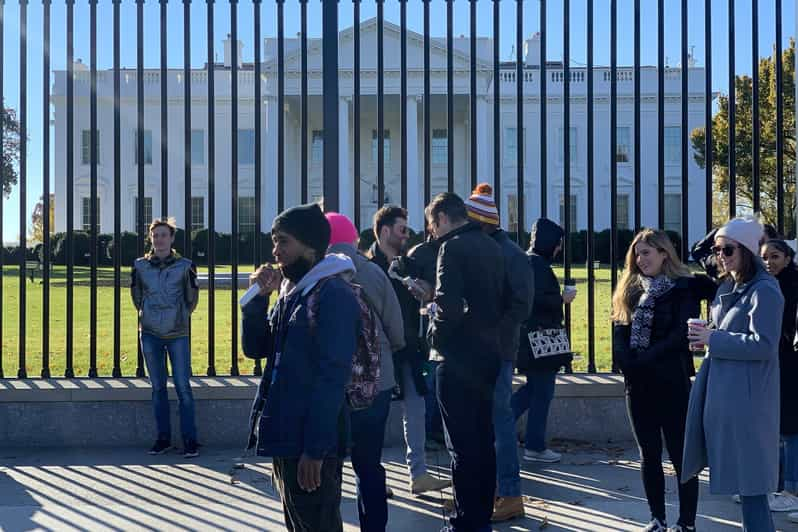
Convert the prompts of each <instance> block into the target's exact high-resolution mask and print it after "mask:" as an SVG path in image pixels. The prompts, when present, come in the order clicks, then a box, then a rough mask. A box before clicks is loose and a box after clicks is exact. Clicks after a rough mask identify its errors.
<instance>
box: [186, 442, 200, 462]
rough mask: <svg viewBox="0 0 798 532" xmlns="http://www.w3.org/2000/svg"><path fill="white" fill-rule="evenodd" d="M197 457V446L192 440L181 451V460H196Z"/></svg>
mask: <svg viewBox="0 0 798 532" xmlns="http://www.w3.org/2000/svg"><path fill="white" fill-rule="evenodd" d="M198 456H199V445H198V444H197V442H196V441H194V440H188V441H187V442H186V445H185V448H184V449H183V458H196V457H198Z"/></svg>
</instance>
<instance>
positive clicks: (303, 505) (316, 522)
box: [274, 457, 344, 532]
mask: <svg viewBox="0 0 798 532" xmlns="http://www.w3.org/2000/svg"><path fill="white" fill-rule="evenodd" d="M298 464H299V458H277V457H275V458H274V480H275V485H276V486H277V489H278V490H279V491H280V498H281V499H282V501H283V516H284V518H285V527H286V529H288V531H289V532H343V529H344V525H343V521H342V520H341V470H342V468H343V460H342V459H341V458H325V459H324V462H323V464H322V466H321V486H319V488H318V489H316V491H312V492H310V493H308V492H306V491H304V490H303V489H302V488H300V487H299V483H298V482H297V476H296V473H297V466H298Z"/></svg>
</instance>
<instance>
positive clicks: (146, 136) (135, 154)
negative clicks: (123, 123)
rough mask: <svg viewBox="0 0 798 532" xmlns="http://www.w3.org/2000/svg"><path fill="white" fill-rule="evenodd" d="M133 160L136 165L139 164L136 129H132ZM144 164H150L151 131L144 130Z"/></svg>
mask: <svg viewBox="0 0 798 532" xmlns="http://www.w3.org/2000/svg"><path fill="white" fill-rule="evenodd" d="M133 139H134V140H133V160H134V161H135V163H136V166H138V164H139V135H138V131H133ZM144 164H145V165H148V164H149V165H151V164H152V131H150V130H149V129H145V130H144Z"/></svg>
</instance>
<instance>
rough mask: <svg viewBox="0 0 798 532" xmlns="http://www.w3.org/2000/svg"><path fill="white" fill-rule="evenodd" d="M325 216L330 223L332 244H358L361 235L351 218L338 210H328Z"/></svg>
mask: <svg viewBox="0 0 798 532" xmlns="http://www.w3.org/2000/svg"><path fill="white" fill-rule="evenodd" d="M324 216H325V217H326V218H327V222H329V224H330V246H334V245H335V244H354V245H357V241H358V239H359V238H360V235H359V234H358V232H357V229H355V224H353V223H352V221H351V220H350V219H349V218H347V217H346V216H344V215H343V214H339V213H337V212H328V213H326V214H325V215H324Z"/></svg>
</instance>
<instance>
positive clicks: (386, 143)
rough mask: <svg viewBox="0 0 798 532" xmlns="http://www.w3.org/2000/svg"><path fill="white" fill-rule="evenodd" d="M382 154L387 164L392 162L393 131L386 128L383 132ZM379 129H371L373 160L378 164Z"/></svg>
mask: <svg viewBox="0 0 798 532" xmlns="http://www.w3.org/2000/svg"><path fill="white" fill-rule="evenodd" d="M382 135H383V137H382V156H383V162H385V163H386V164H387V163H389V162H391V131H390V130H388V129H386V130H385V131H383V133H382ZM378 142H379V139H378V138H377V130H376V129H372V130H371V162H372V163H374V164H377V143H378Z"/></svg>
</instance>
